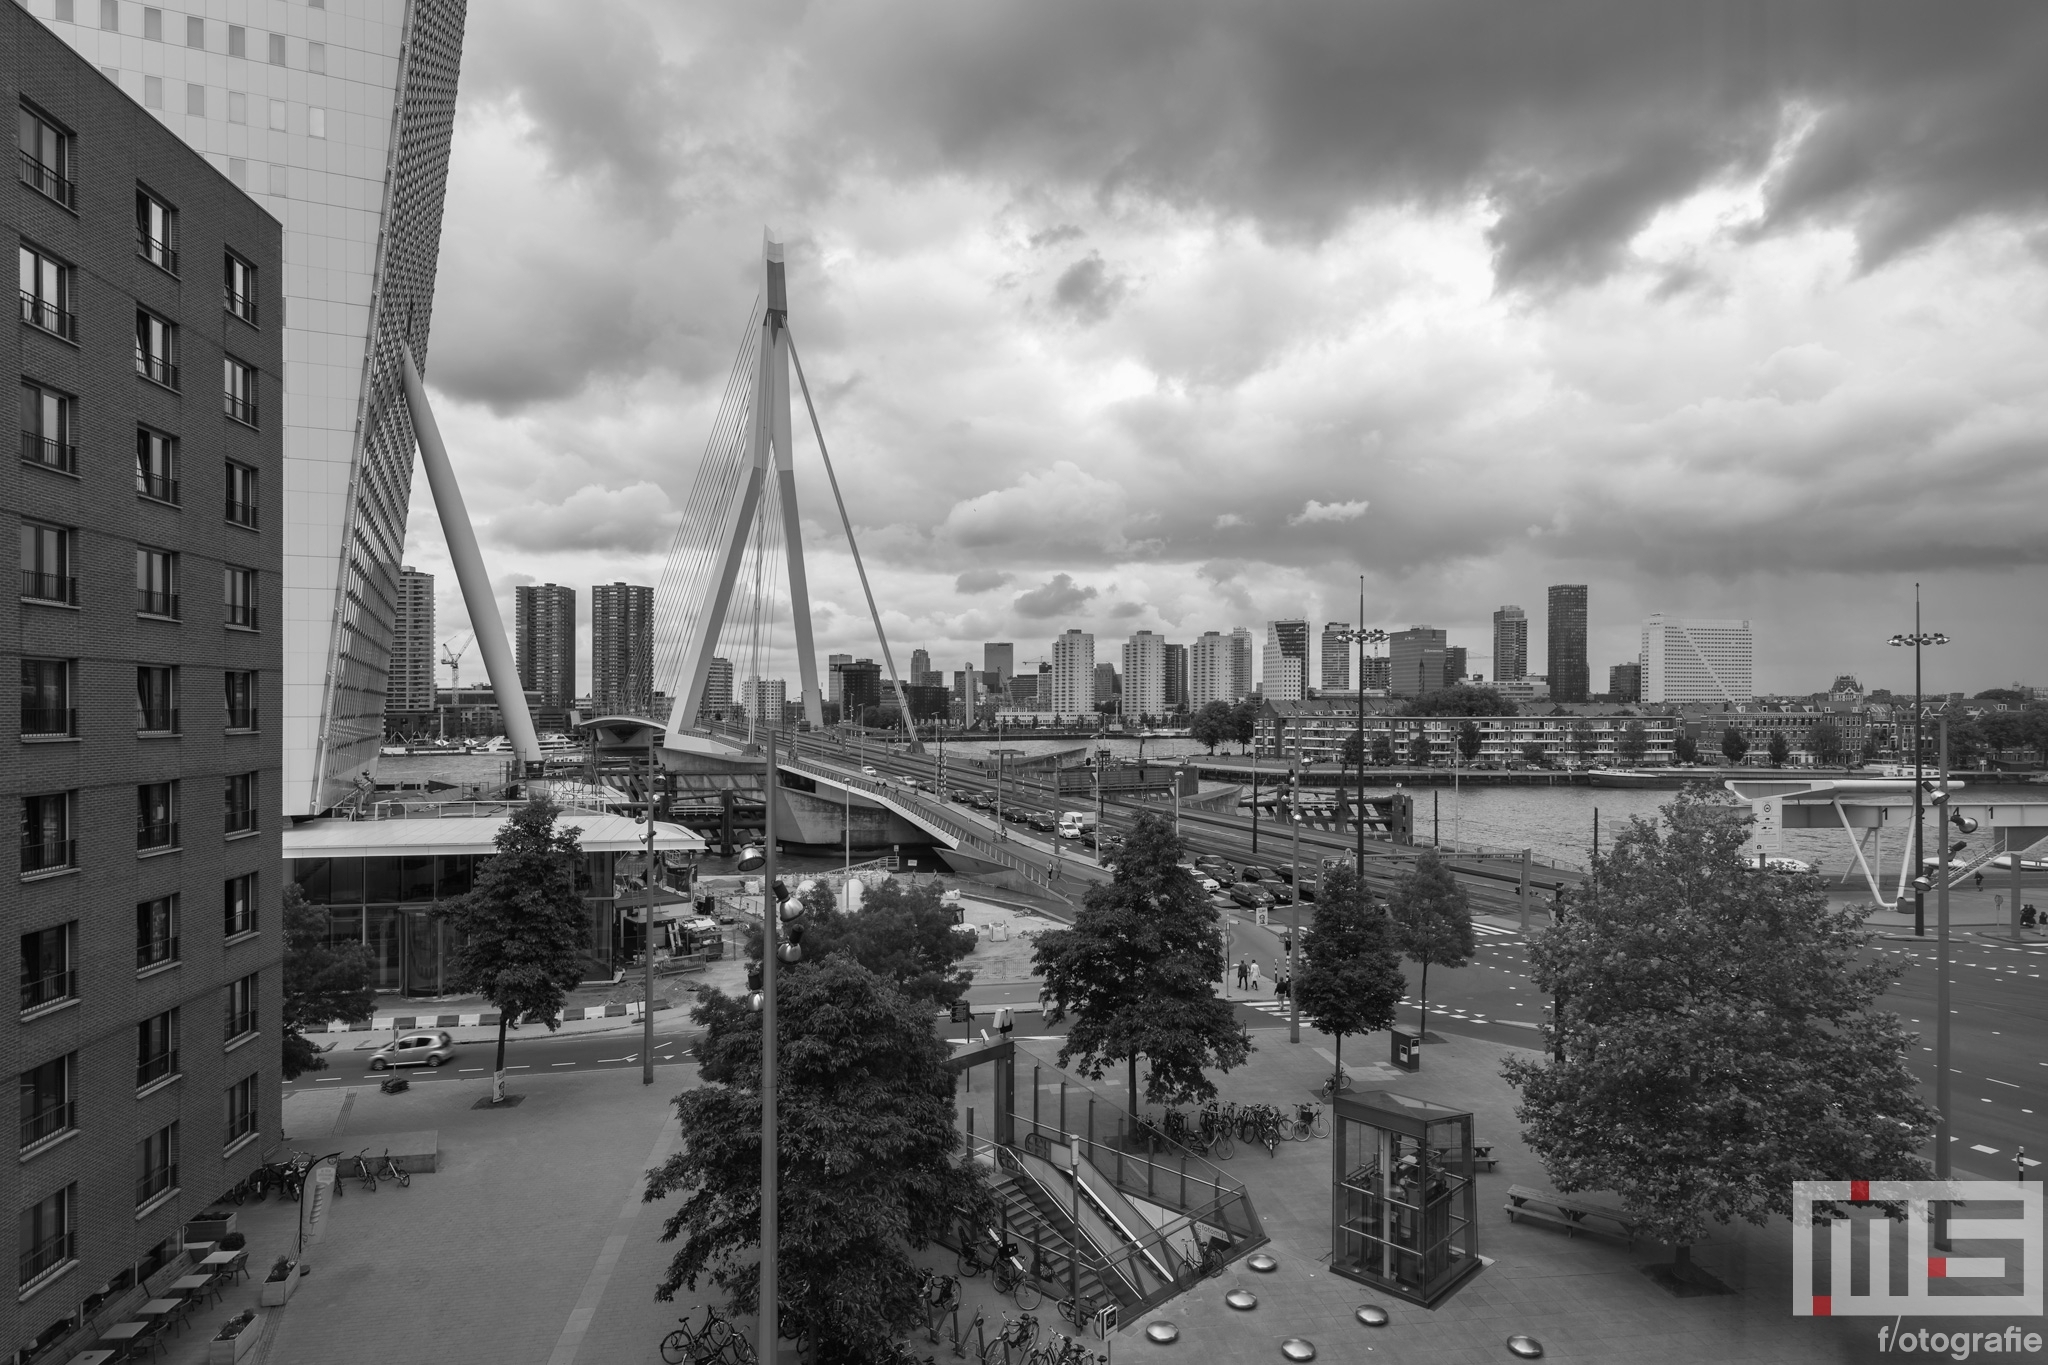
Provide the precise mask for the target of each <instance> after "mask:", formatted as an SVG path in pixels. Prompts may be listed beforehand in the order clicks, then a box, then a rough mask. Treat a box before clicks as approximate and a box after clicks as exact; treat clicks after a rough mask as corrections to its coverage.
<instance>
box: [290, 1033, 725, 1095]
mask: <svg viewBox="0 0 2048 1365" xmlns="http://www.w3.org/2000/svg"><path fill="white" fill-rule="evenodd" d="M662 1027H663V1023H662V1022H661V1021H659V1020H658V1021H657V1023H656V1029H657V1032H656V1033H655V1037H654V1042H655V1047H654V1060H655V1064H656V1065H657V1066H659V1065H663V1064H675V1063H689V1062H691V1061H694V1060H695V1057H694V1054H692V1053H691V1051H690V1045H691V1042H692V1040H693V1038H694V1036H695V1033H696V1030H695V1029H694V1028H688V1029H686V1030H683V1031H670V1032H661V1031H660V1030H661V1029H662ZM374 1037H375V1038H376V1039H377V1040H378V1041H377V1043H376V1044H373V1045H372V1046H368V1047H358V1046H357V1044H358V1043H359V1042H361V1041H362V1036H358V1035H353V1034H348V1035H344V1036H343V1038H342V1041H341V1042H340V1043H339V1044H337V1045H336V1046H335V1049H334V1051H332V1052H329V1053H327V1054H326V1057H327V1069H326V1070H325V1071H316V1072H310V1073H308V1074H306V1075H303V1076H301V1077H299V1079H298V1080H296V1081H286V1082H285V1086H286V1088H288V1089H289V1088H291V1087H293V1086H298V1087H312V1086H320V1085H361V1084H363V1083H364V1082H365V1081H373V1082H374V1081H381V1080H383V1079H384V1077H385V1076H387V1075H391V1074H394V1073H391V1072H383V1071H372V1070H370V1055H371V1053H372V1052H373V1051H374V1050H375V1047H376V1046H378V1045H381V1044H382V1043H383V1042H384V1041H386V1040H388V1039H389V1037H390V1035H389V1034H382V1033H380V1034H376V1035H374ZM352 1039H353V1040H354V1041H351V1040H352ZM640 1044H641V1035H640V1033H639V1031H638V1030H633V1031H630V1032H629V1031H626V1030H620V1031H618V1032H615V1033H565V1034H558V1035H554V1036H550V1035H549V1034H548V1031H547V1030H546V1029H544V1028H542V1027H541V1026H540V1025H538V1024H529V1025H527V1026H526V1027H524V1028H522V1029H520V1030H518V1031H517V1032H515V1033H513V1034H512V1035H511V1036H510V1037H508V1038H507V1039H506V1043H505V1069H506V1072H507V1073H508V1074H509V1075H514V1076H516V1075H518V1074H520V1073H521V1072H525V1071H541V1072H545V1071H566V1070H570V1069H574V1070H578V1071H605V1070H614V1069H618V1068H631V1069H633V1070H636V1071H637V1070H638V1069H639V1068H640V1051H641V1047H640ZM496 1056H497V1044H496V1043H494V1042H477V1043H458V1044H457V1045H456V1050H455V1060H454V1061H452V1062H450V1063H449V1064H448V1065H446V1066H443V1067H438V1068H436V1067H424V1066H415V1067H407V1068H405V1069H404V1070H403V1071H402V1072H398V1073H395V1074H399V1075H403V1076H405V1077H406V1078H407V1079H408V1080H410V1081H411V1082H412V1083H413V1084H414V1085H435V1084H447V1083H452V1082H455V1081H470V1080H488V1079H489V1078H490V1074H491V1066H492V1063H493V1061H494V1059H495V1058H496Z"/></svg>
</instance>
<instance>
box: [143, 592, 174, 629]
mask: <svg viewBox="0 0 2048 1365" xmlns="http://www.w3.org/2000/svg"><path fill="white" fill-rule="evenodd" d="M135 610H137V611H139V612H141V613H142V614H143V615H144V616H168V617H170V618H171V619H172V620H174V621H175V620H177V619H178V594H176V593H174V592H158V591H157V590H156V589H154V588H137V589H136V590H135Z"/></svg>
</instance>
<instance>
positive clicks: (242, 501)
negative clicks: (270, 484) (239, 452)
mask: <svg viewBox="0 0 2048 1365" xmlns="http://www.w3.org/2000/svg"><path fill="white" fill-rule="evenodd" d="M227 485H228V507H227V517H228V520H229V521H231V522H233V523H234V524H235V525H237V526H246V527H248V528H249V529H250V530H252V531H253V530H255V529H256V471H255V470H253V469H251V468H250V467H249V466H248V465H245V464H236V463H235V462H234V461H233V460H229V461H228V477H227Z"/></svg>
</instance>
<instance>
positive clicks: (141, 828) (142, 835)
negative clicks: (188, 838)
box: [135, 820, 178, 849]
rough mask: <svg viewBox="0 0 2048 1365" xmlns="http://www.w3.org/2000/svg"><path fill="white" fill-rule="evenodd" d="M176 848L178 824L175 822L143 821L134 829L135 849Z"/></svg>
mask: <svg viewBox="0 0 2048 1365" xmlns="http://www.w3.org/2000/svg"><path fill="white" fill-rule="evenodd" d="M177 846H178V822H177V821H176V820H144V821H142V822H141V823H140V824H138V825H136V827H135V847H136V848H138V849H151V848H176V847H177Z"/></svg>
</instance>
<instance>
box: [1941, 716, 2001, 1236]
mask: <svg viewBox="0 0 2048 1365" xmlns="http://www.w3.org/2000/svg"><path fill="white" fill-rule="evenodd" d="M1938 734H1939V736H1940V740H1939V743H1940V745H1941V749H1940V751H1939V754H1940V759H1939V761H1940V763H1941V767H1940V769H1939V771H1940V773H1941V796H1940V797H1939V798H1937V799H1938V800H1940V801H1941V807H1940V809H1939V811H1938V812H1937V813H1936V819H1937V820H1938V821H1946V820H1947V819H1948V818H1949V815H1950V810H1949V805H1948V713H1947V712H1946V711H1944V712H1943V713H1942V717H1941V721H1940V729H1939V731H1938ZM1916 790H1917V789H1916ZM1940 828H1941V841H1940V842H1939V843H1937V844H1936V845H1935V856H1936V857H1937V858H1938V859H1940V863H1939V865H1938V866H1937V867H1936V868H1935V876H1936V877H1938V878H1939V879H1940V880H1939V881H1937V882H1936V883H1935V893H1934V914H1935V942H1934V973H1935V975H1934V1108H1935V1112H1936V1113H1937V1114H1938V1115H1939V1116H1940V1117H1939V1118H1938V1119H1937V1120H1936V1122H1935V1125H1934V1178H1935V1179H1936V1180H1948V1179H1951V1178H1953V1173H1952V1171H1951V1170H1950V1167H1949V1156H1948V1148H1949V1136H1950V1134H1951V1133H1952V1132H1953V1130H1954V1124H1953V1123H1952V1122H1951V1116H1950V1110H1949V1104H1950V1101H1951V1099H1952V1096H1951V1094H1950V1091H1951V1090H1952V1089H1953V1087H1952V1086H1951V1085H1950V1084H1949V1079H1950V1077H1949V1072H1950V1068H1949V1055H1950V1054H1949V1046H1950V1039H1949V1006H1948V948H1949V943H1948V883H1949V878H1950V877H1951V876H1952V875H1954V868H1953V866H1952V863H1953V858H1954V855H1953V854H1951V853H1950V852H1949V848H1948V828H1947V826H1946V824H1942V825H1941V826H1940ZM2013 856H2014V857H2018V856H2019V855H2018V854H2014V855H2013ZM1923 875H1924V874H1923ZM1933 1212H1934V1228H1933V1232H1934V1245H1935V1246H1936V1247H1937V1248H1939V1249H1941V1250H1943V1251H1946V1250H1947V1249H1948V1203H1947V1201H1945V1200H1944V1201H1940V1202H1938V1203H1936V1205H1935V1206H1934V1210H1933Z"/></svg>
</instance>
